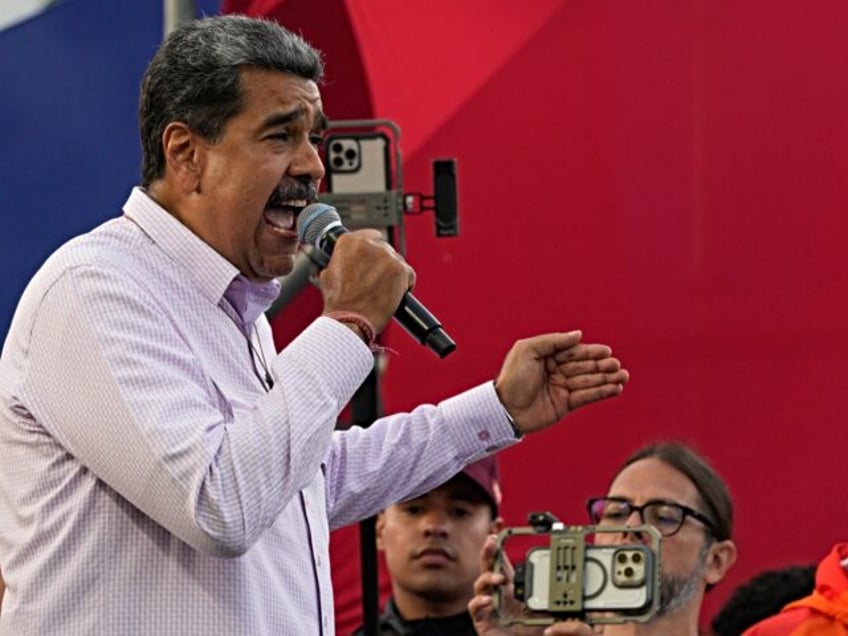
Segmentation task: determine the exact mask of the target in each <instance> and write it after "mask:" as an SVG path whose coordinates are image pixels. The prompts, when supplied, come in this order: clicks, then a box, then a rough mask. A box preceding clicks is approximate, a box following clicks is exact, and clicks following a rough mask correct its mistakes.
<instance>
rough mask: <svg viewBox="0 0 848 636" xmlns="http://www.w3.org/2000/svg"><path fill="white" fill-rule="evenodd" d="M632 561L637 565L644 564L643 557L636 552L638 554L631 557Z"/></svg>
mask: <svg viewBox="0 0 848 636" xmlns="http://www.w3.org/2000/svg"><path fill="white" fill-rule="evenodd" d="M630 560H631V561H633V563H637V564H638V563H641V562H642V555H641V554H639V553H638V552H636V553H634V554H633V556H632V557H631V559H630Z"/></svg>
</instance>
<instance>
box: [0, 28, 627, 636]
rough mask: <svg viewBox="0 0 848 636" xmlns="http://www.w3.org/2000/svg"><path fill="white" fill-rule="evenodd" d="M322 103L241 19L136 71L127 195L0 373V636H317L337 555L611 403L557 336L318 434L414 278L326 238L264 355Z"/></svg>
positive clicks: (31, 311)
mask: <svg viewBox="0 0 848 636" xmlns="http://www.w3.org/2000/svg"><path fill="white" fill-rule="evenodd" d="M321 77H322V63H321V57H320V54H319V53H318V52H317V51H316V50H315V49H313V48H312V47H311V46H310V45H309V44H307V43H306V42H304V41H303V40H302V39H300V38H299V37H298V36H296V35H293V34H292V33H290V32H288V31H286V30H285V29H283V28H281V27H279V26H277V25H276V24H274V23H272V22H268V21H263V20H253V19H248V18H244V17H240V16H224V17H213V18H207V19H203V20H198V21H193V22H189V23H186V24H183V25H181V26H179V27H178V28H177V29H176V30H174V31H173V32H172V33H171V34H170V35H169V36H168V38H167V39H166V40H165V42H164V43H163V44H162V46H161V47H160V48H159V50H158V51H157V52H156V54H155V55H154V57H153V59H152V61H151V63H150V65H149V66H148V68H147V70H146V72H145V74H144V78H143V81H142V87H141V98H140V107H139V123H140V134H141V141H142V148H143V167H142V179H141V183H140V185H139V186H138V187H136V188H134V189H133V190H132V191H131V192H130V194H129V198H128V199H127V201H126V203H125V204H124V207H123V213H122V214H121V215H120V216H116V217H115V218H114V219H112V220H110V221H108V222H106V223H104V224H103V225H101V226H100V227H97V228H95V229H93V230H92V231H91V232H89V233H87V234H85V235H83V236H80V237H77V238H76V239H73V240H72V241H70V242H68V243H67V244H66V245H64V246H62V247H61V248H59V249H58V250H57V251H56V253H55V254H53V255H52V256H51V257H50V258H49V259H48V260H47V262H46V263H45V264H44V265H43V267H42V268H41V269H40V270H39V272H38V273H36V275H35V276H34V277H33V279H32V281H31V282H30V283H29V285H28V286H27V289H26V290H25V292H24V294H23V296H22V298H21V301H20V303H19V305H18V309H17V311H16V314H15V317H14V320H13V323H12V327H11V329H10V331H9V334H8V337H7V339H6V342H5V345H4V348H3V353H2V357H0V457H2V461H0V571H2V573H3V579H4V580H5V582H6V585H7V589H6V593H5V596H4V598H3V605H2V611H0V634H2V635H4V636H5V635H9V634H97V635H98V636H101V635H108V634H121V635H122V636H127V635H135V634H137V635H147V634H158V635H167V634H174V635H177V634H179V635H183V634H227V635H228V636H229V635H238V634H250V635H270V634H274V635H278V634H294V635H303V634H331V633H332V632H333V599H332V592H331V585H330V572H329V569H328V564H329V559H328V547H327V543H328V533H329V531H330V530H331V529H333V528H336V527H339V526H342V525H345V524H349V523H353V522H355V521H359V520H360V519H363V518H366V517H368V516H371V515H373V514H374V513H376V512H377V511H378V510H380V509H381V508H385V507H386V506H388V505H390V504H392V503H394V502H397V501H400V500H403V499H408V498H410V497H413V496H415V495H417V494H420V493H423V492H426V491H428V490H431V489H432V488H434V487H435V486H437V485H439V484H440V483H442V482H444V481H446V480H448V479H449V478H450V477H451V476H452V475H454V474H455V473H457V472H458V471H460V470H461V469H462V468H463V466H464V465H466V464H468V463H470V462H473V461H476V460H478V459H480V458H481V457H483V456H485V455H487V454H491V453H493V452H496V451H498V450H499V449H502V448H505V447H507V446H510V445H512V444H515V443H516V442H517V441H518V439H519V438H520V437H522V436H523V435H524V434H527V433H532V432H535V431H539V430H542V429H544V428H545V427H547V426H550V425H552V424H554V423H556V422H558V421H560V420H561V419H562V418H563V417H564V416H565V415H567V414H569V413H570V412H571V411H573V410H575V409H577V408H579V407H581V406H584V405H586V404H589V403H591V402H595V401H597V400H602V399H604V398H609V397H613V396H615V395H618V394H619V393H620V392H621V390H622V386H623V384H624V383H625V382H626V381H627V377H628V376H627V372H626V371H624V370H623V369H621V367H620V365H619V362H618V360H616V359H615V358H613V357H611V352H610V349H609V348H608V347H606V346H604V345H594V344H583V343H581V342H580V339H581V334H580V332H577V331H571V332H565V333H553V334H546V335H541V336H538V337H535V338H529V339H527V340H523V341H520V342H518V343H516V344H515V345H514V346H513V347H512V349H511V350H510V351H509V353H508V354H507V356H506V358H505V360H504V362H503V366H502V367H501V369H500V371H499V372H497V374H496V379H495V381H494V382H492V381H491V380H489V381H485V382H482V383H480V384H478V385H477V386H475V387H473V388H471V389H469V390H467V391H465V392H464V393H461V394H460V395H457V396H455V397H452V398H450V399H447V400H445V401H443V402H441V403H440V404H438V405H424V406H420V407H418V408H416V409H414V410H413V411H411V412H410V413H399V414H396V415H392V416H389V417H386V418H383V419H380V420H378V421H376V422H375V423H374V424H373V425H372V426H370V427H368V428H366V429H361V428H354V429H351V430H348V431H345V432H335V431H334V427H335V424H336V419H337V416H338V414H339V412H340V410H341V409H342V408H343V407H344V406H345V404H346V403H347V402H348V400H349V399H350V398H351V396H352V395H353V393H354V391H355V390H356V389H357V387H358V386H359V385H360V384H361V383H362V381H363V380H364V379H365V378H366V376H367V375H368V373H369V371H370V370H371V367H372V365H373V355H372V353H371V351H370V349H369V346H370V345H372V344H373V343H374V338H375V337H376V335H377V334H378V333H380V331H381V330H382V329H383V328H384V327H385V325H386V324H387V322H388V321H389V320H391V318H392V316H393V315H394V314H395V312H396V311H397V309H398V306H399V305H400V303H401V301H402V299H403V298H404V295H405V294H407V293H408V292H409V291H410V290H411V289H412V288H413V287H414V285H415V273H414V272H413V270H412V269H411V268H410V267H409V266H408V265H407V264H406V263H405V262H404V261H403V260H402V259H401V258H400V257H399V256H398V255H397V254H396V253H395V251H394V250H393V249H392V248H391V247H390V246H389V245H388V244H387V243H386V242H385V241H383V240H382V238H381V236H380V234H379V232H377V231H373V230H361V231H357V232H348V233H341V234H340V235H339V236H338V237H336V238H337V240H336V243H335V245H334V247H333V251H332V256H331V258H330V259H329V262H328V263H327V266H326V268H325V269H323V271H322V272H321V274H320V287H321V293H322V295H323V302H324V307H323V315H322V316H321V317H319V318H318V319H316V320H315V321H314V322H313V323H312V324H311V325H309V326H308V327H307V328H306V329H305V330H304V331H303V332H302V333H301V334H300V335H299V336H298V337H297V338H295V340H294V341H293V342H292V343H291V344H290V345H289V346H287V347H286V348H285V349H283V350H282V351H280V352H279V353H278V352H277V351H276V350H275V348H274V343H273V341H272V338H271V330H270V326H269V324H268V321H267V320H266V319H265V317H264V313H263V312H264V310H265V309H266V308H267V307H268V306H269V305H270V303H271V302H272V301H273V300H274V298H275V296H276V294H277V293H278V291H279V285H278V283H277V282H276V278H277V277H279V276H282V275H285V274H287V273H288V272H289V271H290V270H291V268H292V266H293V259H294V256H295V254H296V252H297V249H298V235H297V233H296V231H295V222H296V219H297V216H298V215H299V214H300V213H301V211H302V210H303V208H304V207H306V206H307V205H308V204H310V203H312V202H314V200H315V198H316V192H317V189H318V185H319V182H320V180H321V178H322V177H323V175H324V169H323V166H322V164H321V161H320V159H319V156H318V152H317V147H318V145H319V144H320V140H321V135H322V132H323V130H324V129H325V127H326V120H325V117H324V115H323V106H322V103H321V94H320V91H319V82H320V80H321ZM494 371H495V370H493V373H494Z"/></svg>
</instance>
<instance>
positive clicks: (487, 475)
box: [461, 455, 503, 515]
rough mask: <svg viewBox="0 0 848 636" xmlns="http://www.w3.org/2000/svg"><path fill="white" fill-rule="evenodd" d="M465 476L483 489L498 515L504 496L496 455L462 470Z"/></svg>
mask: <svg viewBox="0 0 848 636" xmlns="http://www.w3.org/2000/svg"><path fill="white" fill-rule="evenodd" d="M461 474H463V475H467V476H468V477H470V478H471V479H472V480H473V481H474V483H475V484H477V485H478V486H480V488H482V489H483V492H485V493H486V498H487V499H488V500H489V504H490V505H491V506H492V510H493V512H494V513H495V515H497V513H498V509H499V508H500V505H501V500H502V499H503V495H502V494H501V483H500V479H499V477H498V462H497V459H496V458H495V456H494V455H489V456H487V457H484V458H483V459H480V460H478V461H476V462H474V463H473V464H469V465H468V466H466V467H465V468H463V469H462V473H461Z"/></svg>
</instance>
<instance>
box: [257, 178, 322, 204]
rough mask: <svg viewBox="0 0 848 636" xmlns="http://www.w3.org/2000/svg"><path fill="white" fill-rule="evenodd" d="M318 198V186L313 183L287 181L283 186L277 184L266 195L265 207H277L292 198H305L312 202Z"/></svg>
mask: <svg viewBox="0 0 848 636" xmlns="http://www.w3.org/2000/svg"><path fill="white" fill-rule="evenodd" d="M317 198H318V188H317V187H316V186H315V184H313V183H301V182H295V183H289V184H286V185H283V186H277V187H276V188H274V191H273V192H272V193H271V196H270V197H268V204H267V205H266V208H279V207H281V206H282V205H283V203H285V202H286V201H291V200H292V199H305V200H306V201H307V202H308V203H312V202H313V201H315V199H317Z"/></svg>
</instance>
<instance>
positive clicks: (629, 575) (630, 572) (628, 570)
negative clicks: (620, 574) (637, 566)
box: [624, 565, 634, 579]
mask: <svg viewBox="0 0 848 636" xmlns="http://www.w3.org/2000/svg"><path fill="white" fill-rule="evenodd" d="M633 574H634V570H633V568H631V567H630V566H629V565H628V566H627V567H626V568H624V576H625V577H626V578H628V579H631V578H633Z"/></svg>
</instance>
